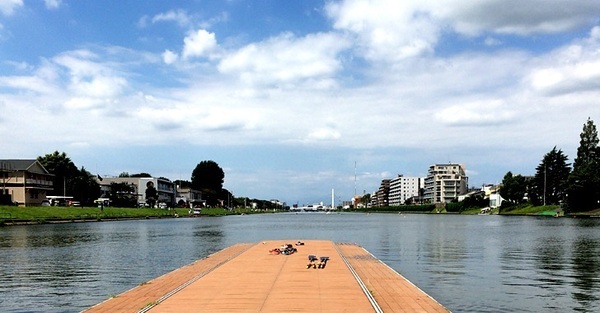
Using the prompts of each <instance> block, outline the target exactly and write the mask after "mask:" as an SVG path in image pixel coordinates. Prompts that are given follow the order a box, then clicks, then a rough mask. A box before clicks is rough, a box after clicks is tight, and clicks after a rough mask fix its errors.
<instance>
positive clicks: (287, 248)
mask: <svg viewBox="0 0 600 313" xmlns="http://www.w3.org/2000/svg"><path fill="white" fill-rule="evenodd" d="M296 252H298V249H296V248H294V246H292V244H291V243H288V244H285V245H283V246H281V248H275V249H272V250H269V253H271V254H285V255H290V254H292V253H296Z"/></svg>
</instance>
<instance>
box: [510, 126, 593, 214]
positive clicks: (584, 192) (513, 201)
mask: <svg viewBox="0 0 600 313" xmlns="http://www.w3.org/2000/svg"><path fill="white" fill-rule="evenodd" d="M500 195H501V196H502V198H504V199H505V200H506V201H505V203H504V205H505V206H513V205H518V204H521V203H523V202H526V201H528V202H531V203H532V204H533V205H556V204H561V205H563V207H564V208H565V210H566V211H567V212H574V211H579V212H585V211H590V210H594V209H598V208H600V146H599V140H598V131H597V129H596V125H595V124H594V122H593V121H592V120H591V119H590V118H588V120H587V122H586V123H585V124H584V125H583V131H582V132H581V135H580V141H579V147H578V148H577V157H576V158H575V160H574V162H573V168H571V166H570V164H569V163H568V158H567V156H566V155H565V154H564V153H563V152H562V150H560V149H557V148H556V147H554V148H553V149H552V150H551V151H550V152H548V153H546V154H545V155H544V158H543V159H542V161H541V163H540V164H539V165H538V166H537V167H536V173H535V176H533V177H525V176H522V175H513V173H511V172H508V173H506V175H505V176H504V179H503V180H502V187H501V189H500Z"/></svg>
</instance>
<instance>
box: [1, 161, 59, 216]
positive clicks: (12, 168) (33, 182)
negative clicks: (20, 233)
mask: <svg viewBox="0 0 600 313" xmlns="http://www.w3.org/2000/svg"><path fill="white" fill-rule="evenodd" d="M53 178H54V175H52V174H50V173H49V172H48V171H47V170H46V169H45V168H44V166H42V164H41V163H40V162H38V161H37V160H0V183H1V184H2V185H1V186H0V196H1V197H0V200H1V202H2V203H7V204H8V203H10V204H18V205H19V206H31V205H41V204H42V201H44V200H47V199H46V195H47V193H48V192H52V191H53V190H54V188H53Z"/></svg>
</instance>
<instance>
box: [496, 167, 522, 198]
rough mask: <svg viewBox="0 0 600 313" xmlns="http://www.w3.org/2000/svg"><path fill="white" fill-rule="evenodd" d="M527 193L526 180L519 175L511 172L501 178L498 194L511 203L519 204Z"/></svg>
mask: <svg viewBox="0 0 600 313" xmlns="http://www.w3.org/2000/svg"><path fill="white" fill-rule="evenodd" d="M526 193H527V182H526V180H525V177H523V176H521V175H516V176H513V173H512V172H508V173H506V175H504V179H502V187H500V196H502V198H504V199H505V200H507V201H509V202H510V203H511V204H513V205H515V204H520V203H522V202H523V198H525V194H526Z"/></svg>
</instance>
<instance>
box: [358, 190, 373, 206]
mask: <svg viewBox="0 0 600 313" xmlns="http://www.w3.org/2000/svg"><path fill="white" fill-rule="evenodd" d="M360 202H361V203H362V204H363V205H364V207H365V208H366V207H368V205H369V203H371V194H370V193H367V194H364V195H363V196H362V198H361V199H360Z"/></svg>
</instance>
